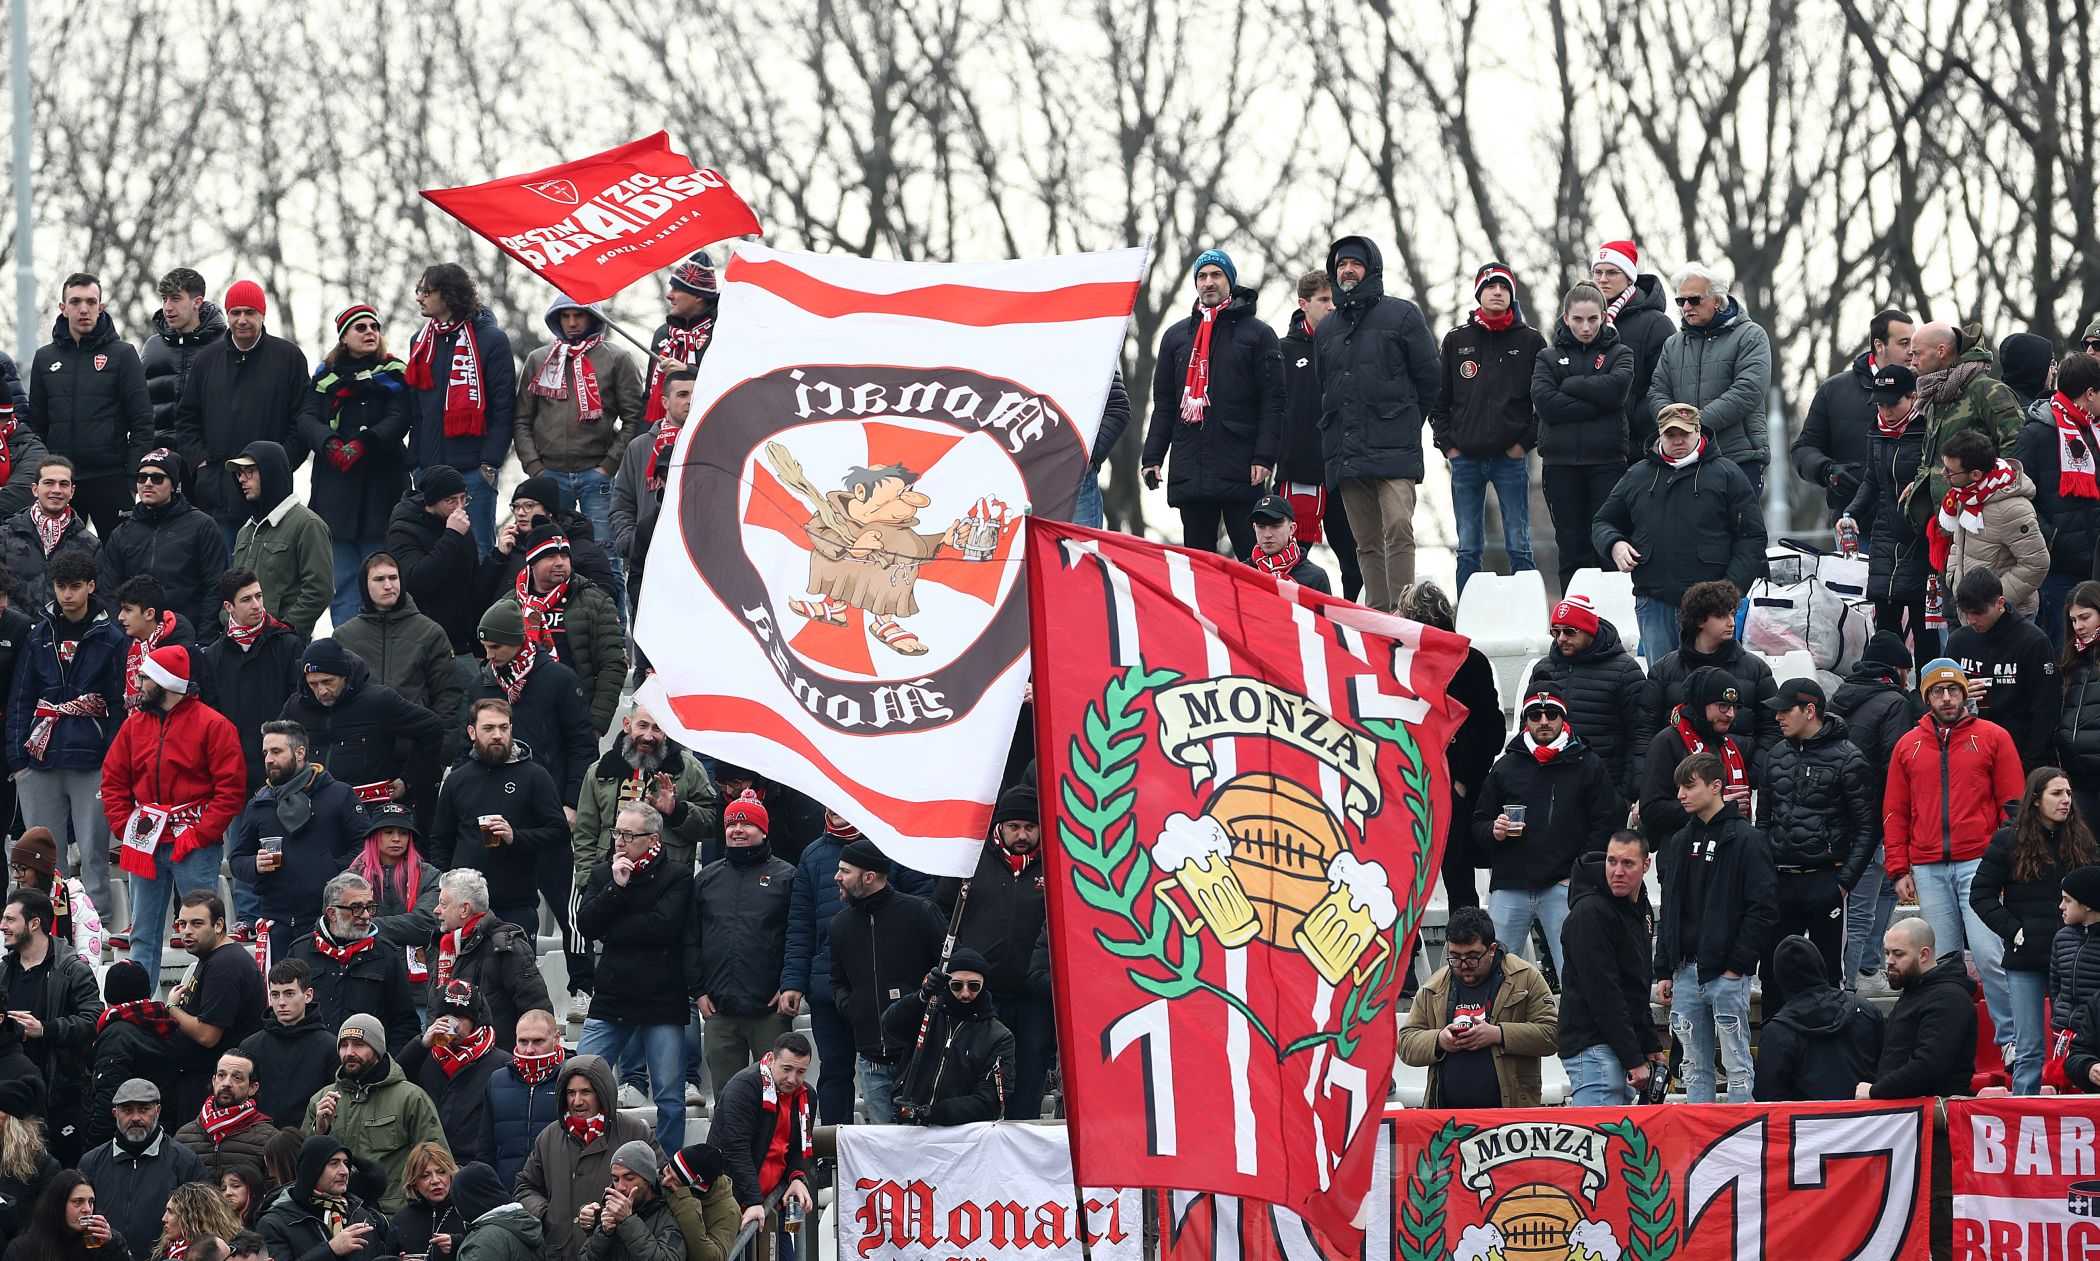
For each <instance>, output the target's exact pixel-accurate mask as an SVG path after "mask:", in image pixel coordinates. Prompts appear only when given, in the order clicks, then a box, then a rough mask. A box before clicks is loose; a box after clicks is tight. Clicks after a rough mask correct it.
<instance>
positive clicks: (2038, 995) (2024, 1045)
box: [2005, 968, 2049, 1095]
mask: <svg viewBox="0 0 2100 1261" xmlns="http://www.w3.org/2000/svg"><path fill="white" fill-rule="evenodd" d="M2005 982H2006V986H2007V988H2008V989H2010V990H2011V992H2012V998H2011V1003H2012V1018H2013V1074H2012V1079H2013V1093H2014V1094H2016V1095H2038V1094H2040V1093H2042V1060H2043V1059H2044V1058H2046V1057H2047V1056H2048V1054H2049V1016H2048V1012H2047V1010H2046V1002H2047V1000H2048V997H2049V974H2048V973H2047V972H2020V971H2016V970H2014V969H2012V968H2007V969H2006V970H2005Z"/></svg>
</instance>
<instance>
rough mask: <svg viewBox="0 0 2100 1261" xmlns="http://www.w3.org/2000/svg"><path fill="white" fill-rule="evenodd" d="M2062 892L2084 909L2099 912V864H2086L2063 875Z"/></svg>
mask: <svg viewBox="0 0 2100 1261" xmlns="http://www.w3.org/2000/svg"><path fill="white" fill-rule="evenodd" d="M2064 892H2065V893H2068V894H2070V895H2071V896H2072V897H2074V898H2076V899H2078V901H2079V903H2080V904H2081V905H2083V906H2084V907H2085V908H2086V909H2088V910H2100V863H2088V864H2087V865H2085V866H2083V867H2074V868H2072V869H2071V870H2070V871H2069V872H2067V873H2065V875H2064Z"/></svg>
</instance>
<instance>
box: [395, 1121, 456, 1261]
mask: <svg viewBox="0 0 2100 1261" xmlns="http://www.w3.org/2000/svg"><path fill="white" fill-rule="evenodd" d="M458 1172H459V1164H458V1162H457V1161H454V1160H453V1159H452V1153H451V1152H449V1151H447V1150H446V1149H445V1145H444V1144H443V1143H417V1144H416V1145H415V1146H414V1147H413V1148H410V1149H409V1153H408V1163H407V1164H405V1165H403V1166H402V1167H401V1180H402V1184H403V1186H405V1187H406V1188H407V1190H408V1203H406V1204H404V1205H402V1206H401V1211H400V1212H398V1213H396V1214H394V1246H395V1247H397V1248H399V1249H400V1250H401V1252H402V1254H403V1255H405V1256H414V1255H415V1254H416V1253H419V1252H427V1253H429V1254H430V1257H431V1261H438V1259H439V1258H442V1257H449V1256H451V1255H452V1253H453V1251H454V1250H455V1249H456V1248H458V1247H459V1242H460V1240H461V1239H462V1238H464V1237H465V1236H466V1233H467V1223H466V1222H465V1221H464V1220H463V1219H462V1218H461V1217H460V1215H459V1210H458V1209H457V1208H456V1207H454V1206H453V1203H452V1179H453V1176H454V1175H456V1174H457V1173H458Z"/></svg>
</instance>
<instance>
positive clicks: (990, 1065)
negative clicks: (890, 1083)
mask: <svg viewBox="0 0 2100 1261" xmlns="http://www.w3.org/2000/svg"><path fill="white" fill-rule="evenodd" d="M929 984H930V982H929ZM942 984H943V987H944V988H945V984H946V982H945V981H943V982H942ZM927 1001H928V1000H927V995H926V991H925V989H924V988H922V989H921V990H920V991H918V992H916V993H911V994H907V995H905V996H904V997H903V998H901V999H898V1000H897V1001H896V1002H894V1003H891V1004H890V1008H889V1010H888V1011H886V1012H884V1013H882V1034H883V1037H884V1038H885V1039H887V1040H888V1041H891V1042H896V1043H901V1044H902V1045H903V1046H904V1047H905V1054H904V1059H903V1061H902V1062H901V1063H899V1064H898V1066H897V1102H898V1103H899V1104H904V1103H914V1104H918V1105H920V1106H922V1107H924V1108H926V1119H927V1121H928V1122H929V1123H931V1124H933V1125H967V1124H969V1123H970V1122H972V1121H997V1120H999V1119H1000V1118H1002V1117H1004V1116H1005V1115H1006V1094H1007V1091H1008V1090H1009V1089H1011V1088H1012V1084H1013V1082H1014V1035H1013V1031H1012V1030H1010V1029H1008V1028H1007V1027H1006V1026H1005V1025H1004V1024H1002V1023H1001V1022H1000V1020H999V1018H998V1017H997V1016H995V1015H994V1014H993V1013H992V999H991V995H990V994H989V993H987V992H985V991H982V990H980V991H979V992H978V995H977V997H976V999H975V1000H974V1001H972V1002H968V1003H959V1002H957V1001H956V1000H955V998H954V996H953V995H951V994H947V993H945V992H944V993H942V995H941V997H940V1001H939V1002H938V1004H936V1006H935V1008H934V1013H933V1019H932V1021H931V1022H926V1021H925V1020H924V1017H925V1015H926V1004H927ZM922 1023H925V1024H926V1043H925V1046H924V1048H923V1049H921V1050H919V1051H918V1052H917V1053H916V1054H914V1053H913V1051H912V1049H911V1048H912V1046H913V1044H914V1042H915V1040H916V1039H917V1037H918V1032H919V1026H920V1025H921V1024H922Z"/></svg>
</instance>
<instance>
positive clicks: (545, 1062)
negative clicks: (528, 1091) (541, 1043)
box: [510, 1047, 567, 1086]
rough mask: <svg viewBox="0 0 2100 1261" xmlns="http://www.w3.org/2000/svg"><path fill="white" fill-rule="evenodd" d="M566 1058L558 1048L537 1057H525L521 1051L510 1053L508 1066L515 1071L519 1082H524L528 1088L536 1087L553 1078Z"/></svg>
mask: <svg viewBox="0 0 2100 1261" xmlns="http://www.w3.org/2000/svg"><path fill="white" fill-rule="evenodd" d="M566 1058H567V1056H565V1055H564V1054H563V1053H562V1051H561V1048H559V1047H556V1048H555V1049H554V1050H552V1051H545V1052H542V1053H540V1054H538V1055H527V1054H526V1053H525V1052H523V1051H512V1052H511V1053H510V1066H511V1067H512V1068H513V1069H515V1070H516V1071H517V1074H518V1080H519V1081H521V1082H524V1083H525V1084H526V1085H528V1086H537V1085H539V1084H540V1083H541V1082H543V1081H545V1080H547V1079H548V1078H549V1077H552V1076H554V1070H556V1069H558V1068H560V1067H561V1062H562V1061H563V1060H564V1059H566Z"/></svg>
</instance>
